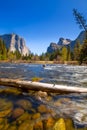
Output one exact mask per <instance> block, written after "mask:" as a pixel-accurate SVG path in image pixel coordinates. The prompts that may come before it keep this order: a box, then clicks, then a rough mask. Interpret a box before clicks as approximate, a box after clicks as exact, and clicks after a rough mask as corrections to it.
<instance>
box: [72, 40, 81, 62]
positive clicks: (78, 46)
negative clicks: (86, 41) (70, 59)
mask: <svg viewBox="0 0 87 130" xmlns="http://www.w3.org/2000/svg"><path fill="white" fill-rule="evenodd" d="M80 51H81V44H80V42H79V41H76V44H75V46H74V60H79V57H80Z"/></svg>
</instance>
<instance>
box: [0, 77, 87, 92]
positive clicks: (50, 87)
mask: <svg viewBox="0 0 87 130" xmlns="http://www.w3.org/2000/svg"><path fill="white" fill-rule="evenodd" d="M0 85H4V86H10V87H16V88H21V89H23V90H36V91H38V90H41V91H46V92H47V91H50V92H61V93H63V92H65V93H87V88H83V87H73V86H67V85H54V84H49V83H41V82H32V81H24V80H18V79H7V78H0Z"/></svg>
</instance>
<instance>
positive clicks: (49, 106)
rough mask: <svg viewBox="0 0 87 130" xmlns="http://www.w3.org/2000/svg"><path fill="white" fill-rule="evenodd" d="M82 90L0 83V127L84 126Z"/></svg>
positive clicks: (47, 129) (46, 129)
mask: <svg viewBox="0 0 87 130" xmlns="http://www.w3.org/2000/svg"><path fill="white" fill-rule="evenodd" d="M83 99H84V100H85V101H86V100H87V96H86V94H69V95H60V94H53V93H46V92H42V91H38V92H35V91H28V92H22V91H21V90H18V89H16V88H10V87H4V86H1V87H0V130H2V129H3V130H87V128H86V125H87V112H86V110H87V106H86V105H85V102H83Z"/></svg>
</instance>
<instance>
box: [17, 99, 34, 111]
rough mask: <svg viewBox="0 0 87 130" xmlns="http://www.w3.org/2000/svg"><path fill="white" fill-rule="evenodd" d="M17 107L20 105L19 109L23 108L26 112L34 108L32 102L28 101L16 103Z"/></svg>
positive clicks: (21, 100)
mask: <svg viewBox="0 0 87 130" xmlns="http://www.w3.org/2000/svg"><path fill="white" fill-rule="evenodd" d="M16 105H18V106H19V107H22V108H23V109H25V110H29V109H31V107H32V104H31V102H30V101H28V100H26V99H20V100H18V101H17V102H16Z"/></svg>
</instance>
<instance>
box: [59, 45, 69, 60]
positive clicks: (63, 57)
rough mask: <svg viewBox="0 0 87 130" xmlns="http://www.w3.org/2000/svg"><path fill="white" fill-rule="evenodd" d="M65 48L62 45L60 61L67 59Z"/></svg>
mask: <svg viewBox="0 0 87 130" xmlns="http://www.w3.org/2000/svg"><path fill="white" fill-rule="evenodd" d="M67 52H68V51H67V48H66V47H65V46H64V47H63V48H62V50H61V56H62V61H67Z"/></svg>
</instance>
